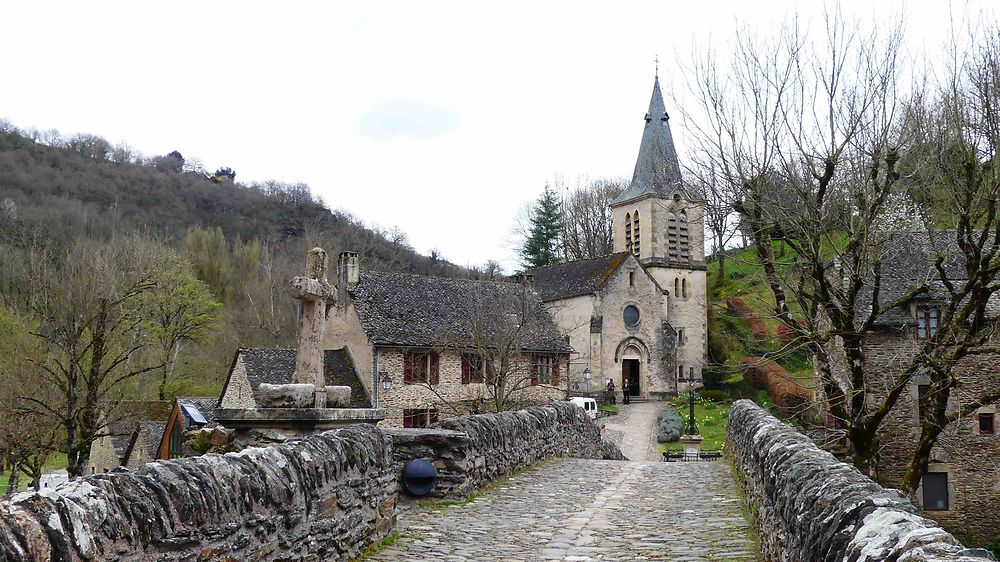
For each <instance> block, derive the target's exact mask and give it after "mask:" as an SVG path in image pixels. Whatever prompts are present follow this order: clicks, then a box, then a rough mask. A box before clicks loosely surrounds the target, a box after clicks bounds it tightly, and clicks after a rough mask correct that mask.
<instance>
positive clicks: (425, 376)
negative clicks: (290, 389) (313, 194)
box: [322, 252, 573, 427]
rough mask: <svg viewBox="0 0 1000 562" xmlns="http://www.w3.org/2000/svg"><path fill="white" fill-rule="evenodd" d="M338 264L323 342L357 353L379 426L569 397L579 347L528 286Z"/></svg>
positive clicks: (347, 257) (352, 258)
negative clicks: (569, 371)
mask: <svg viewBox="0 0 1000 562" xmlns="http://www.w3.org/2000/svg"><path fill="white" fill-rule="evenodd" d="M338 264H339V266H338V279H337V283H338V302H337V304H336V305H335V306H334V307H333V308H332V309H331V310H330V311H329V314H328V317H327V325H326V331H325V333H324V336H323V342H322V344H323V346H324V347H325V348H327V349H338V350H347V352H348V353H347V355H348V356H349V357H351V358H353V359H354V362H355V363H354V365H355V368H356V372H357V373H358V378H359V379H360V380H361V381H362V382H363V384H364V385H365V387H366V389H367V390H368V391H369V392H370V393H371V394H372V395H373V396H375V397H376V400H375V403H376V405H377V407H379V408H381V409H383V410H384V411H385V416H386V418H385V421H383V422H382V424H383V425H389V426H403V427H421V426H425V425H428V424H430V423H433V422H434V421H436V420H438V419H440V418H443V417H447V416H452V415H457V414H460V413H465V412H468V411H476V410H477V409H486V410H489V409H493V408H495V407H496V405H497V404H498V403H500V401H501V400H500V399H502V402H503V403H504V404H507V405H508V406H513V405H515V404H520V405H523V404H529V403H538V402H550V401H552V400H558V399H564V398H565V397H566V393H567V387H566V381H567V379H566V368H567V365H568V363H569V356H570V353H571V352H572V351H573V348H572V347H571V346H570V345H569V343H567V341H566V339H565V337H564V334H562V333H561V332H560V331H559V329H558V327H557V326H556V324H555V323H554V322H553V321H552V318H551V316H550V315H549V314H548V313H547V312H546V310H545V307H544V305H543V303H542V301H541V299H539V297H538V294H537V293H535V292H534V291H533V290H532V289H531V288H530V286H527V285H525V284H523V283H518V282H509V281H502V282H497V281H474V280H467V279H447V278H439V277H429V276H422V275H410V274H403V273H383V272H362V271H360V267H359V264H358V257H357V254H354V253H352V252H345V253H343V254H341V255H340V258H339V262H338ZM328 382H329V381H328ZM383 383H388V384H389V385H390V388H389V389H388V390H383V388H382V385H383Z"/></svg>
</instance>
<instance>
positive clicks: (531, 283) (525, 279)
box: [507, 272, 535, 289]
mask: <svg viewBox="0 0 1000 562" xmlns="http://www.w3.org/2000/svg"><path fill="white" fill-rule="evenodd" d="M507 281H509V282H511V283H520V284H521V285H525V286H527V287H528V288H529V289H534V288H535V276H534V275H533V274H531V273H524V272H521V273H515V274H513V275H511V276H510V277H508V278H507Z"/></svg>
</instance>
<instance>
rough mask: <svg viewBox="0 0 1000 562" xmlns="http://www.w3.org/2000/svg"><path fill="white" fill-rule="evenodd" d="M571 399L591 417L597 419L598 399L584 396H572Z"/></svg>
mask: <svg viewBox="0 0 1000 562" xmlns="http://www.w3.org/2000/svg"><path fill="white" fill-rule="evenodd" d="M569 401H570V402H572V403H574V404H576V405H577V406H579V407H581V408H583V411H584V412H587V415H588V416H590V419H592V420H596V419H597V400H594V399H593V398H584V397H582V396H574V397H572V398H570V399H569Z"/></svg>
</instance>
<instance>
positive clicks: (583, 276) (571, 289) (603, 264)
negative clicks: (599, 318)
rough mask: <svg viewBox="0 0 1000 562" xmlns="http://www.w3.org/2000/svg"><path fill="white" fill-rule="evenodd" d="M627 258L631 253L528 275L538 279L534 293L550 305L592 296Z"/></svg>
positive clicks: (575, 261) (554, 266) (608, 256)
mask: <svg viewBox="0 0 1000 562" xmlns="http://www.w3.org/2000/svg"><path fill="white" fill-rule="evenodd" d="M626 259H628V252H618V253H617V254H608V255H606V256H601V257H599V258H592V259H588V260H574V261H570V262H566V263H560V264H556V265H550V266H546V267H539V268H536V269H532V270H529V271H526V272H525V273H527V274H529V275H533V276H534V277H535V291H537V292H538V295H539V297H541V299H542V300H543V301H545V302H550V301H554V300H560V299H568V298H570V297H576V296H580V295H588V294H590V293H593V292H594V291H596V290H598V289H600V288H601V287H602V286H603V285H604V282H605V281H607V280H608V278H609V277H611V274H612V273H614V272H615V270H616V269H618V267H619V266H620V265H621V264H623V263H624V262H625V260H626Z"/></svg>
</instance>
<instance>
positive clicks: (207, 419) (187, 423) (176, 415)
mask: <svg viewBox="0 0 1000 562" xmlns="http://www.w3.org/2000/svg"><path fill="white" fill-rule="evenodd" d="M218 403H219V398H218V397H214V396H184V397H180V398H177V399H176V400H174V408H173V410H171V412H170V417H169V418H167V423H166V425H165V427H164V429H163V434H162V435H161V436H160V439H159V441H158V442H157V443H156V458H157V459H173V458H177V457H182V456H184V451H183V447H182V446H183V444H184V432H185V431H190V430H192V429H198V428H202V427H212V426H214V425H216V424H215V409H216V407H217V406H218Z"/></svg>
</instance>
